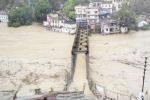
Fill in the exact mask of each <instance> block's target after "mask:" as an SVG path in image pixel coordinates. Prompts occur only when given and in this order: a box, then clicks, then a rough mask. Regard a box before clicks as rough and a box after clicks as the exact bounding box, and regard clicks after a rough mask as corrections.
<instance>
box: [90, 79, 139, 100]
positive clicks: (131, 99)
mask: <svg viewBox="0 0 150 100" xmlns="http://www.w3.org/2000/svg"><path fill="white" fill-rule="evenodd" d="M89 86H90V90H91V91H92V92H93V94H94V95H95V96H96V97H97V98H98V99H99V100H138V99H137V97H135V96H133V95H127V94H123V93H119V92H116V91H112V90H108V89H106V88H105V87H104V86H102V85H98V84H96V83H94V82H93V81H90V82H89Z"/></svg>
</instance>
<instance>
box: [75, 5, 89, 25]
mask: <svg viewBox="0 0 150 100" xmlns="http://www.w3.org/2000/svg"><path fill="white" fill-rule="evenodd" d="M87 8H88V6H87V5H78V6H75V14H76V22H77V23H78V22H82V21H85V20H87V16H86V13H87V11H86V10H87Z"/></svg>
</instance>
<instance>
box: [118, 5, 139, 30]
mask: <svg viewBox="0 0 150 100" xmlns="http://www.w3.org/2000/svg"><path fill="white" fill-rule="evenodd" d="M117 17H118V19H119V20H120V23H121V24H125V25H127V26H128V27H129V28H130V29H135V28H136V24H137V23H136V14H135V13H134V12H133V11H132V10H131V7H130V6H129V5H127V4H123V6H122V8H121V10H120V11H118V12H117Z"/></svg>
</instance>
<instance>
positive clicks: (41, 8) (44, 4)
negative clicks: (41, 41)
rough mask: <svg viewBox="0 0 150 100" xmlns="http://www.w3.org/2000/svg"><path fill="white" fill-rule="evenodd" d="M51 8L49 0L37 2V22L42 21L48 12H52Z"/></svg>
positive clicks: (35, 10)
mask: <svg viewBox="0 0 150 100" xmlns="http://www.w3.org/2000/svg"><path fill="white" fill-rule="evenodd" d="M49 9H51V5H50V4H49V2H48V1H47V0H39V1H38V2H37V3H36V4H35V9H34V13H35V19H36V21H37V22H42V21H43V20H45V19H46V16H47V14H48V13H49V12H50V11H49Z"/></svg>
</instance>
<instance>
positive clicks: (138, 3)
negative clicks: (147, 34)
mask: <svg viewBox="0 0 150 100" xmlns="http://www.w3.org/2000/svg"><path fill="white" fill-rule="evenodd" d="M149 6H150V0H144V1H143V0H131V1H130V7H131V10H132V11H133V12H135V13H136V14H137V15H147V16H150V7H149Z"/></svg>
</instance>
